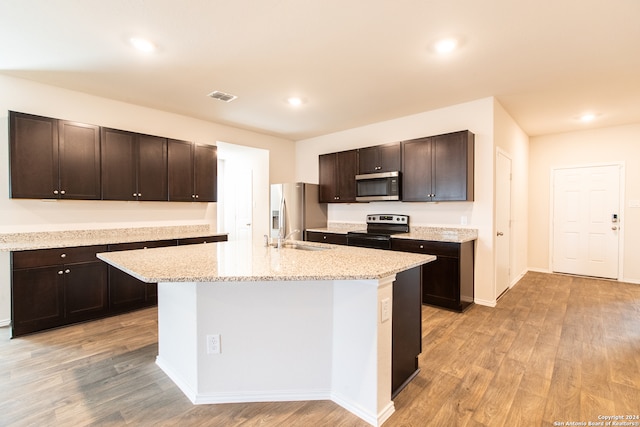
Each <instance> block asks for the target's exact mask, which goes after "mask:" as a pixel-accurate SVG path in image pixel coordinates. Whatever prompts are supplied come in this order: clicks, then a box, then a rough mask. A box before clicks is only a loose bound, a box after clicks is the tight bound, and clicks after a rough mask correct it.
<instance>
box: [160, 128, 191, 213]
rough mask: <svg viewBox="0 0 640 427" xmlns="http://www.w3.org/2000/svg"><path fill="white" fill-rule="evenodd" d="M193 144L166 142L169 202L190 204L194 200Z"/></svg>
mask: <svg viewBox="0 0 640 427" xmlns="http://www.w3.org/2000/svg"><path fill="white" fill-rule="evenodd" d="M192 147H193V144H191V143H190V142H186V141H178V140H175V139H170V140H169V141H168V142H167V148H168V153H167V161H168V180H169V200H170V201H177V202H190V201H192V200H193V199H194V198H195V193H194V191H193V190H194V189H193V152H192Z"/></svg>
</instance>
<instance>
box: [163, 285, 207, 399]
mask: <svg viewBox="0 0 640 427" xmlns="http://www.w3.org/2000/svg"><path fill="white" fill-rule="evenodd" d="M197 286H198V284H197V283H180V284H178V285H176V284H175V283H158V357H157V358H156V363H157V364H158V366H160V368H161V369H162V370H163V371H164V372H165V373H166V374H167V375H168V376H169V378H171V379H172V380H173V382H175V383H176V385H177V386H178V387H179V388H180V390H182V392H183V393H184V394H185V395H186V396H187V397H188V398H189V400H191V402H193V403H195V401H196V398H197V385H198V370H197V366H198V365H197V360H198V346H197V345H198V337H197V316H196V314H197V310H196V307H197V294H196V289H197Z"/></svg>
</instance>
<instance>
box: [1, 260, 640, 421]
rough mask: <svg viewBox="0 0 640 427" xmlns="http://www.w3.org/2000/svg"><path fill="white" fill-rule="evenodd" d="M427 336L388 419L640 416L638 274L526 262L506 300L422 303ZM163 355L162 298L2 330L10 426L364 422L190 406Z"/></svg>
mask: <svg viewBox="0 0 640 427" xmlns="http://www.w3.org/2000/svg"><path fill="white" fill-rule="evenodd" d="M423 333H424V339H423V353H422V355H421V356H420V366H421V372H420V374H419V375H418V376H417V377H416V378H415V379H414V381H413V382H411V383H410V384H409V385H408V387H407V388H406V389H405V390H403V391H402V392H401V393H400V394H399V395H398V396H397V397H396V399H395V406H396V412H395V414H393V415H392V416H391V418H390V419H389V420H388V421H387V422H386V423H385V426H389V427H392V426H416V427H418V426H420V427H422V426H552V425H554V422H563V423H565V425H566V423H567V422H572V421H573V422H585V423H588V422H589V421H592V422H597V421H599V419H598V416H599V415H601V416H607V415H636V416H637V415H640V285H631V284H625V283H618V282H611V281H604V280H594V279H587V278H579V277H571V276H562V275H549V274H541V273H528V274H527V275H526V276H525V277H524V278H523V279H522V280H521V281H520V282H519V283H518V285H516V286H515V287H514V288H513V289H511V290H510V291H509V292H507V293H506V294H505V295H504V296H503V297H502V298H501V299H500V301H499V302H498V305H497V307H495V308H489V307H482V306H477V305H476V306H473V307H472V308H471V309H469V310H468V311H467V312H466V313H464V314H458V313H453V312H449V311H445V310H440V309H436V308H432V307H423ZM156 352H157V320H156V311H155V309H147V310H143V311H138V312H135V313H129V314H125V315H121V316H118V317H114V318H109V319H104V320H100V321H95V322H91V323H86V324H81V325H76V326H71V327H67V328H63V329H59V330H55V331H49V332H44V333H39V334H34V335H31V336H27V337H22V338H16V339H13V340H10V339H9V330H8V328H0V425H1V426H14V425H15V426H84V425H104V426H120V425H134V426H176V425H179V426H225V427H226V426H258V425H259V426H283V425H286V426H308V425H314V426H318V427H319V426H366V425H367V424H366V423H364V422H363V421H362V420H360V419H359V418H357V417H356V416H355V415H352V414H351V413H349V412H347V411H346V410H344V409H342V408H341V407H339V406H338V405H336V404H334V403H332V402H328V401H319V402H276V403H254V404H223V405H197V406H195V405H192V404H191V403H190V402H189V401H188V400H187V398H186V397H185V396H184V395H183V394H182V392H181V391H180V390H179V389H178V388H177V387H176V386H175V385H174V384H173V382H172V381H171V380H169V379H168V378H167V377H166V375H165V374H164V373H163V372H162V371H161V370H160V369H159V368H158V367H157V366H156V365H155V363H154V361H155V356H156ZM256 357H259V352H256ZM623 421H624V420H623ZM634 421H635V422H640V420H637V419H636V420H634ZM558 425H559V424H558Z"/></svg>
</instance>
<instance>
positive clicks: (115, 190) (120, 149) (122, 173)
mask: <svg viewBox="0 0 640 427" xmlns="http://www.w3.org/2000/svg"><path fill="white" fill-rule="evenodd" d="M135 139H136V135H135V134H134V133H131V132H125V131H121V130H117V129H108V128H102V135H101V146H102V156H101V157H102V159H101V163H102V198H103V199H105V200H136V199H137V197H136V194H137V188H136V141H135Z"/></svg>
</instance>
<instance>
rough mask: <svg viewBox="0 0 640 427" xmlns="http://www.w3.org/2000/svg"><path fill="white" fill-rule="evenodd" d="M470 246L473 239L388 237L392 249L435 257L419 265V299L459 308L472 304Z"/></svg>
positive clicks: (424, 301) (452, 308) (471, 253)
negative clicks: (420, 269)
mask: <svg viewBox="0 0 640 427" xmlns="http://www.w3.org/2000/svg"><path fill="white" fill-rule="evenodd" d="M473 246H474V241H467V242H463V243H455V242H435V241H430V240H410V239H392V240H391V249H392V250H395V251H404V252H416V253H423V254H429V255H435V256H436V257H437V259H436V260H435V261H433V262H430V263H428V264H425V265H423V266H422V302H423V303H424V304H429V305H435V306H438V307H443V308H448V309H451V310H455V311H460V312H462V311H464V310H466V309H467V308H469V306H470V305H471V304H473V298H474V291H473Z"/></svg>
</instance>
